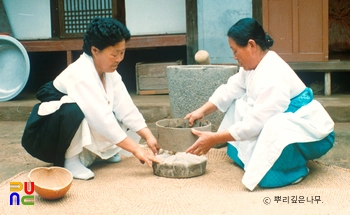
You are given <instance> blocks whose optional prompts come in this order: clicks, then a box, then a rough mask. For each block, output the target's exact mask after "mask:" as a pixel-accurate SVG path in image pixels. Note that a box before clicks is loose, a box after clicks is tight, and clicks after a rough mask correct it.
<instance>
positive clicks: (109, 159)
mask: <svg viewBox="0 0 350 215" xmlns="http://www.w3.org/2000/svg"><path fill="white" fill-rule="evenodd" d="M120 160H121V157H120V154H119V153H117V154H115V155H114V156H113V157H110V158H108V159H107V161H108V162H110V163H118V162H119V161H120Z"/></svg>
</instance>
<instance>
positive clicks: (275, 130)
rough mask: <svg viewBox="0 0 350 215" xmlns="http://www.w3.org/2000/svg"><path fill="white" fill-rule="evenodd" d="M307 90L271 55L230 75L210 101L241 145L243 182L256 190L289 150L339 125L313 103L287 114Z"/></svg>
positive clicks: (223, 125) (324, 134)
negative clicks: (253, 66)
mask: <svg viewBox="0 0 350 215" xmlns="http://www.w3.org/2000/svg"><path fill="white" fill-rule="evenodd" d="M305 88H306V86H305V85H304V83H303V82H302V81H301V80H300V79H299V77H298V76H297V75H296V73H295V72H294V71H293V70H292V69H291V68H290V67H289V65H288V64H287V63H286V62H285V61H284V60H283V59H281V58H280V57H279V56H278V55H277V54H276V53H275V52H273V51H269V52H268V53H267V54H266V55H265V57H264V58H263V59H262V60H261V62H260V63H259V65H258V66H257V67H256V69H255V70H250V71H246V70H244V69H243V68H240V71H239V72H238V73H237V74H235V75H233V76H232V77H230V79H229V80H228V82H227V83H226V84H224V85H221V86H220V87H218V88H217V90H216V91H215V92H214V93H213V95H212V96H211V97H210V98H209V101H210V102H212V103H213V104H214V105H215V106H216V107H217V108H218V109H219V110H220V111H222V112H225V117H224V119H223V121H222V123H221V125H220V127H219V131H220V130H228V131H229V133H230V134H231V135H232V137H233V138H234V139H235V140H236V141H232V142H230V144H232V145H233V146H235V147H236V149H237V150H238V157H239V158H240V159H241V160H242V162H243V163H244V166H245V168H244V169H245V174H244V176H243V179H242V182H243V184H244V185H245V186H246V187H247V188H248V189H250V190H253V189H254V188H255V187H256V186H257V184H258V183H259V182H260V180H261V179H262V178H263V177H264V175H265V174H266V173H267V171H268V170H269V169H270V168H271V167H272V165H273V164H274V162H275V161H276V160H277V158H278V157H279V155H280V154H281V152H282V150H283V149H284V147H286V146H287V145H288V144H290V143H295V142H313V141H317V140H321V139H323V138H324V137H326V136H327V135H328V134H329V133H330V132H332V131H333V128H334V123H333V121H332V119H331V118H330V116H329V115H328V113H327V112H326V111H325V109H324V108H323V107H322V105H321V104H320V103H318V102H317V101H315V100H313V101H312V102H311V103H309V104H308V105H306V106H303V107H302V108H300V109H299V110H298V111H296V112H295V113H284V112H285V111H286V110H287V108H288V106H289V104H290V100H291V99H292V98H294V97H295V96H297V95H299V94H300V93H301V92H302V91H303V90H304V89H305Z"/></svg>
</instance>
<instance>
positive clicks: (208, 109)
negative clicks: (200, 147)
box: [184, 102, 217, 126]
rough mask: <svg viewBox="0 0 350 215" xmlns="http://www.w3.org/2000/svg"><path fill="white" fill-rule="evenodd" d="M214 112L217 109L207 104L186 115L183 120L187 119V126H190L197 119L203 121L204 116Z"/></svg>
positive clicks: (209, 103)
mask: <svg viewBox="0 0 350 215" xmlns="http://www.w3.org/2000/svg"><path fill="white" fill-rule="evenodd" d="M216 110H217V107H216V106H215V105H214V104H213V103H211V102H207V103H205V104H204V105H203V106H202V107H200V108H198V109H197V110H195V111H193V112H192V113H189V114H187V115H186V116H185V118H184V119H188V122H189V126H192V125H193V123H194V121H196V120H197V119H203V118H204V117H205V116H206V115H208V114H211V113H213V112H214V111H216Z"/></svg>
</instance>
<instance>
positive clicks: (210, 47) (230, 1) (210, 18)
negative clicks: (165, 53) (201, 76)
mask: <svg viewBox="0 0 350 215" xmlns="http://www.w3.org/2000/svg"><path fill="white" fill-rule="evenodd" d="M197 5H198V49H199V50H201V49H204V50H206V51H208V52H209V55H210V61H211V63H212V64H232V63H237V62H236V61H235V60H234V59H233V54H232V51H231V49H230V47H229V45H228V42H227V36H226V35H227V32H228V30H229V29H230V27H231V26H232V25H233V24H235V23H236V22H237V21H238V20H239V19H241V18H245V17H252V16H253V14H252V0H220V1H217V0H198V2H197Z"/></svg>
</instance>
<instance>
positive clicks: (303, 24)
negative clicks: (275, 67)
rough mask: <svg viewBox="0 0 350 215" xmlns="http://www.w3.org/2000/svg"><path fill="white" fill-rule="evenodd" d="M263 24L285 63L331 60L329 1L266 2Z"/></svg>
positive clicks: (284, 0)
mask: <svg viewBox="0 0 350 215" xmlns="http://www.w3.org/2000/svg"><path fill="white" fill-rule="evenodd" d="M262 23H263V27H264V30H265V31H266V32H267V33H268V34H269V35H270V36H271V37H272V38H273V39H274V45H273V46H272V47H271V50H274V51H276V52H277V53H278V54H279V55H280V56H281V57H282V58H283V59H284V60H285V61H287V62H305V61H328V0H262Z"/></svg>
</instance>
